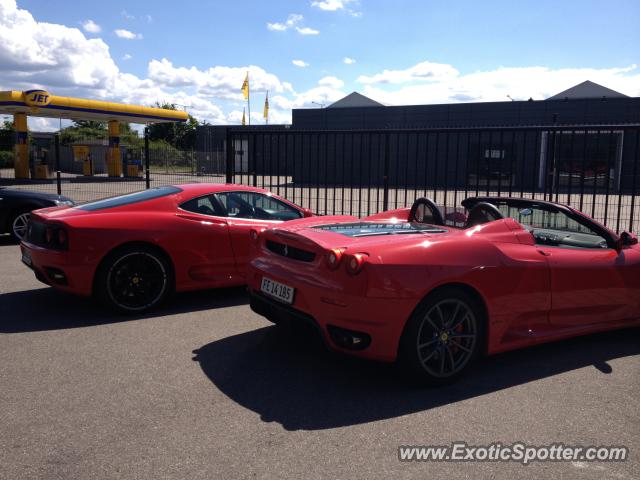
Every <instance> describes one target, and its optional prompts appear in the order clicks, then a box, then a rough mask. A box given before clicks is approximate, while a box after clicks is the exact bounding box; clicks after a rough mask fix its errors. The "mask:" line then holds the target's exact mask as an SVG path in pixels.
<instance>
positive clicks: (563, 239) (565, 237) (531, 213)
mask: <svg viewBox="0 0 640 480" xmlns="http://www.w3.org/2000/svg"><path fill="white" fill-rule="evenodd" d="M496 207H498V209H499V210H500V212H501V213H502V215H504V216H505V217H510V218H513V219H514V220H516V221H517V222H519V223H520V224H521V225H522V226H523V227H524V228H526V229H527V230H529V231H530V232H531V233H532V234H533V236H534V238H535V240H536V243H538V244H542V245H548V246H556V247H564V248H608V245H607V241H606V239H605V238H604V237H602V236H601V235H599V234H598V233H596V232H595V231H594V230H592V229H591V228H590V227H589V226H588V225H585V224H583V223H580V222H577V221H576V220H575V219H573V218H571V217H569V216H568V215H567V214H566V213H564V212H563V211H561V210H558V211H555V210H550V209H548V208H542V207H540V206H536V205H531V206H529V207H525V208H523V207H521V206H513V205H508V204H496Z"/></svg>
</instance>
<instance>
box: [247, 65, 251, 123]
mask: <svg viewBox="0 0 640 480" xmlns="http://www.w3.org/2000/svg"><path fill="white" fill-rule="evenodd" d="M247 110H248V111H249V125H251V82H249V72H247Z"/></svg>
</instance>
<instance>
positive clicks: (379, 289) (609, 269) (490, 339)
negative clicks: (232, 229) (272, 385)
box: [248, 197, 640, 384]
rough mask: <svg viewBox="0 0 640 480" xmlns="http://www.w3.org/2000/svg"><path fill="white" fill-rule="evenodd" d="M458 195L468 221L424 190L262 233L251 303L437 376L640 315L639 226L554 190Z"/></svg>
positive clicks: (275, 317) (638, 320)
mask: <svg viewBox="0 0 640 480" xmlns="http://www.w3.org/2000/svg"><path fill="white" fill-rule="evenodd" d="M462 204H463V206H464V207H465V211H466V212H468V214H467V215H464V216H463V218H459V219H458V220H463V219H464V224H463V225H460V226H458V227H455V226H450V225H447V224H446V223H447V222H445V220H444V219H443V216H442V213H441V211H440V210H439V209H438V208H437V207H436V206H435V205H434V204H433V202H431V201H429V200H427V199H419V200H417V201H416V203H415V204H414V205H413V206H412V208H411V209H401V210H395V211H392V212H387V213H383V214H379V215H374V216H372V217H368V218H366V219H364V220H358V219H356V218H354V217H344V216H339V217H314V218H309V219H303V220H296V221H293V222H290V223H287V224H285V225H282V226H279V227H276V228H272V229H269V230H266V231H264V232H263V233H261V234H260V235H259V236H257V237H256V236H255V235H254V236H253V237H254V238H255V240H254V252H253V255H254V258H253V259H252V261H251V263H250V267H249V274H248V284H249V287H250V292H251V307H252V309H253V310H254V311H255V312H257V313H259V314H261V315H263V316H265V317H266V318H268V319H269V320H271V321H273V322H275V323H291V322H293V323H300V322H308V323H310V324H311V325H313V326H315V327H316V328H317V329H318V330H319V331H320V333H321V335H322V337H323V339H324V340H325V342H326V343H327V344H328V345H329V347H330V348H332V349H334V350H339V351H342V352H346V353H350V354H353V355H358V356H361V357H366V358H370V359H376V360H382V361H387V362H392V361H395V360H398V361H399V364H400V365H402V366H403V368H404V370H405V371H406V372H407V373H409V374H410V375H412V376H413V377H414V378H418V379H421V380H423V381H424V382H427V383H433V384H438V383H445V382H448V381H452V380H453V379H455V378H456V377H458V376H459V375H461V374H462V373H463V372H464V371H465V370H466V369H467V368H468V367H469V365H470V364H471V363H472V362H473V360H474V359H475V358H476V357H477V356H478V355H481V354H493V353H497V352H502V351H505V350H511V349H517V348H521V347H526V346H529V345H534V344H538V343H542V342H548V341H552V340H559V339H563V338H567V337H572V336H576V335H581V334H586V333H591V332H597V331H603V330H609V329H614V328H621V327H626V326H633V325H640V246H639V245H638V244H637V243H638V241H637V237H636V236H635V235H633V234H629V233H626V232H625V233H623V234H622V235H620V236H618V235H616V234H615V233H613V232H612V231H610V230H609V229H607V228H605V227H604V226H602V225H600V224H599V223H597V222H595V221H594V220H592V219H590V218H588V217H587V216H585V215H583V214H581V213H580V212H578V211H576V210H574V209H572V208H570V207H567V206H563V205H559V204H555V203H551V202H544V201H538V200H527V199H511V198H491V197H486V198H468V199H466V200H465V201H464V202H463V203H462ZM454 219H455V217H454Z"/></svg>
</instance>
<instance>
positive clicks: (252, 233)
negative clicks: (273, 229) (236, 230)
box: [249, 230, 258, 242]
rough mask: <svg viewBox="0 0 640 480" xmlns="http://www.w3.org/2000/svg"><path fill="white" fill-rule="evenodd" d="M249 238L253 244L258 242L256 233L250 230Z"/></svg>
mask: <svg viewBox="0 0 640 480" xmlns="http://www.w3.org/2000/svg"><path fill="white" fill-rule="evenodd" d="M249 236H250V237H251V240H253V241H254V242H255V241H257V240H258V232H257V231H256V230H251V231H250V232H249Z"/></svg>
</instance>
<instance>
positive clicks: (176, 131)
mask: <svg viewBox="0 0 640 480" xmlns="http://www.w3.org/2000/svg"><path fill="white" fill-rule="evenodd" d="M156 107H158V108H164V109H167V110H178V108H177V107H176V105H175V104H174V103H160V102H156ZM198 125H199V122H198V120H196V119H195V118H193V117H192V116H191V115H189V117H188V118H187V121H186V122H184V123H169V122H165V123H153V124H151V125H149V127H148V128H149V130H148V132H149V140H152V141H153V140H164V141H166V142H167V143H169V144H170V145H173V146H174V147H176V148H180V149H185V150H188V149H192V148H195V145H196V127H197V126H198Z"/></svg>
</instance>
